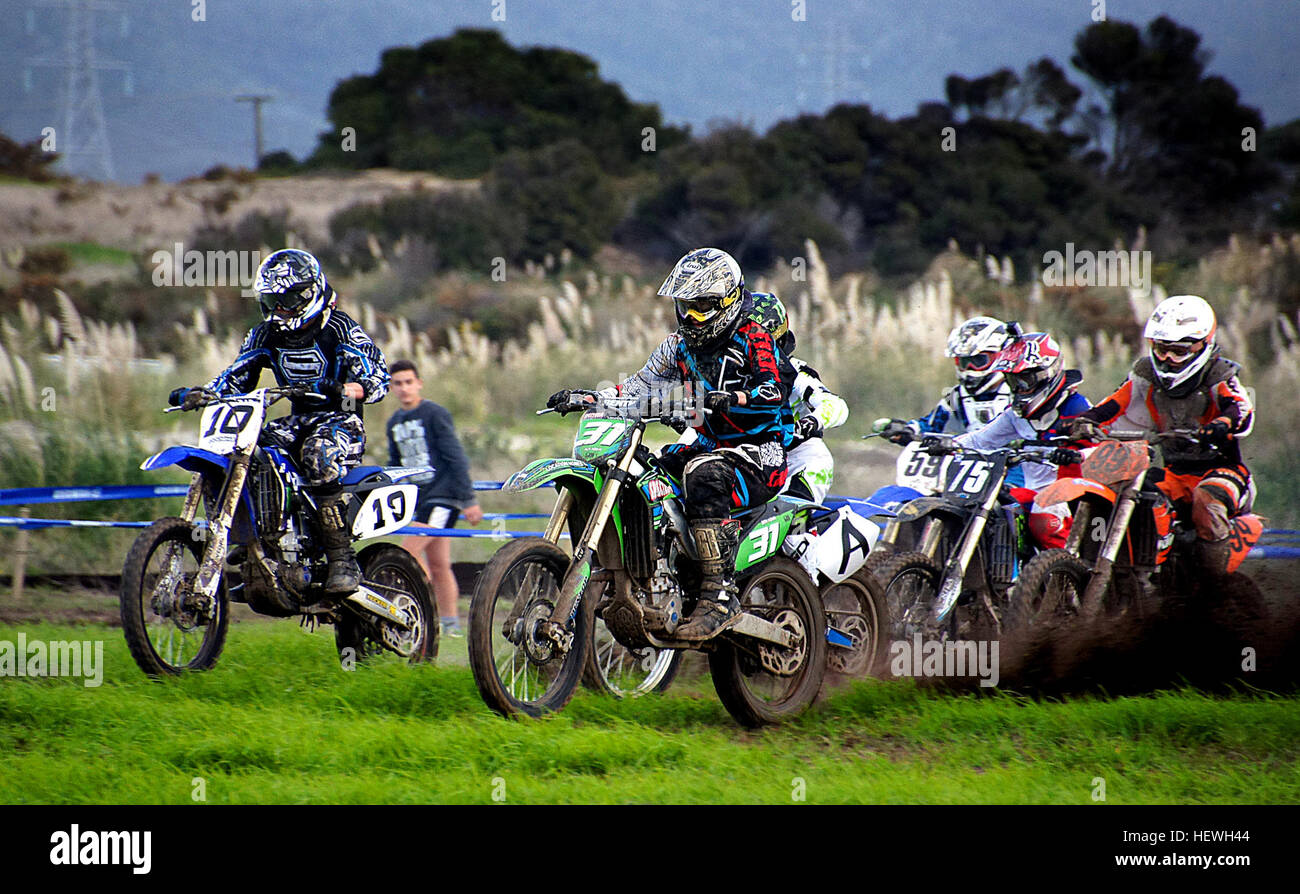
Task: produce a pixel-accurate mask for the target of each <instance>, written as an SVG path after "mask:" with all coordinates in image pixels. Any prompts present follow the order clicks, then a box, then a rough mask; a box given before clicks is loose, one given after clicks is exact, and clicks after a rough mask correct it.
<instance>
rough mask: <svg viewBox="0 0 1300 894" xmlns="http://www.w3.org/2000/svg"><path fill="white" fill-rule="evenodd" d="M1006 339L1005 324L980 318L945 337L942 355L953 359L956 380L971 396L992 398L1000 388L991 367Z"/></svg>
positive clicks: (968, 321) (997, 378)
mask: <svg viewBox="0 0 1300 894" xmlns="http://www.w3.org/2000/svg"><path fill="white" fill-rule="evenodd" d="M1007 338H1008V336H1007V326H1006V324H1005V323H1003V322H1002V321H1001V320H996V319H994V318H993V317H983V316H980V317H971V318H970V319H969V320H967V321H966V322H964V323H961V324H959V325H958V326H956V327H955V328H954V329H953V330H952V332H950V333H949V334H948V345H947V348H946V349H945V350H944V354H945V355H946V356H948V357H951V358H953V363H955V364H956V366H957V379H958V380H959V381H960V382H961V384H962V387H964V388H965V389H966V392H967V393H968V394H970V396H971V397H979V396H981V395H988V396H990V397H991V396H992V394H993V392H995V391H997V390H998V388H999V386H1001V385H1002V373H1001V372H998V371H996V370H995V369H994V368H993V367H994V364H995V363H996V361H997V359H998V352H999V351H1000V350H1002V346H1003V345H1004V344H1006V342H1007Z"/></svg>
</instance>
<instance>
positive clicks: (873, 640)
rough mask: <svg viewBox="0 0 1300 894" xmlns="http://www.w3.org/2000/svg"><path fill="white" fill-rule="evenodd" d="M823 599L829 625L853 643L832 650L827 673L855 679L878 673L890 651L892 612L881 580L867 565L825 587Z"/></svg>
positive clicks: (831, 647) (822, 592) (830, 649)
mask: <svg viewBox="0 0 1300 894" xmlns="http://www.w3.org/2000/svg"><path fill="white" fill-rule="evenodd" d="M873 555H874V554H873ZM821 596H822V606H823V607H824V608H825V609H826V623H827V624H828V625H829V626H830V627H831V628H832V629H833V630H835V631H836V632H838V633H840V634H841V635H843V636H846V637H848V639H849V641H850V645H849V646H837V645H834V644H832V645H831V646H830V647H829V649H828V650H827V670H829V671H831V672H833V673H837V674H845V675H847V676H854V677H856V676H862V675H865V674H874V673H877V672H878V671H879V669H880V666H881V664H882V663H883V662H884V660H885V654H886V652H887V651H888V648H889V610H888V606H887V603H886V602H885V590H884V588H883V587H881V585H880V581H878V580H877V579H876V576H875V575H874V574H873V573H872V571H871V569H870V568H868V567H867V566H865V565H864V566H863V567H861V568H859V569H858V570H857V571H855V572H854V573H853V574H851V575H849V576H848V577H846V578H844V580H842V581H840V582H839V583H838V584H837V583H833V582H832V583H828V584H826V585H825V586H824V587H822V590H821Z"/></svg>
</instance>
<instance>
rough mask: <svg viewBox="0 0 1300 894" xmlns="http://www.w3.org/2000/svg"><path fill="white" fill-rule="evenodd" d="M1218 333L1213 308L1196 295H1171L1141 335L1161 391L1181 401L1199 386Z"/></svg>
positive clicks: (1157, 307)
mask: <svg viewBox="0 0 1300 894" xmlns="http://www.w3.org/2000/svg"><path fill="white" fill-rule="evenodd" d="M1217 329H1218V323H1217V322H1216V320H1215V318H1214V308H1212V307H1210V305H1209V303H1208V302H1206V300H1205V299H1204V298H1201V297H1199V296H1197V295H1173V296H1171V297H1169V298H1166V299H1165V300H1164V301H1161V302H1160V304H1159V305H1157V306H1156V309H1155V310H1154V311H1152V312H1151V318H1150V319H1149V320H1147V326H1146V329H1145V330H1144V331H1143V333H1142V335H1143V337H1144V338H1145V339H1146V340H1147V350H1148V352H1149V353H1150V355H1151V365H1152V367H1154V368H1155V373H1156V378H1157V380H1159V383H1160V387H1161V388H1162V389H1163V390H1164V391H1166V392H1168V393H1169V394H1170V395H1172V396H1173V397H1182V396H1185V395H1187V394H1190V393H1191V392H1192V390H1193V389H1195V388H1196V386H1197V385H1198V384H1200V381H1201V376H1202V374H1203V373H1204V371H1205V368H1206V366H1208V365H1209V362H1210V358H1211V357H1213V356H1214V351H1215V343H1214V334H1215V332H1216V331H1217Z"/></svg>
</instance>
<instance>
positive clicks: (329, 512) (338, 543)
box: [317, 494, 361, 596]
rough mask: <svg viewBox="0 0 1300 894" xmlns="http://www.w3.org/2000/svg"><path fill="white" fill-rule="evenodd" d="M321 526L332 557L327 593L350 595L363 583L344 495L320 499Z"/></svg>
mask: <svg viewBox="0 0 1300 894" xmlns="http://www.w3.org/2000/svg"><path fill="white" fill-rule="evenodd" d="M317 505H318V506H319V508H320V527H321V535H322V539H323V540H324V542H325V558H326V559H328V560H329V577H328V578H326V580H325V595H326V596H347V595H348V594H349V593H352V592H353V591H355V590H356V589H357V587H359V586H361V567H360V566H359V565H357V556H356V553H354V552H353V551H352V533H351V532H350V531H349V530H348V523H347V513H345V512H344V511H343V495H342V494H333V495H330V496H325V497H322V498H321V499H320V502H319V503H318V504H317Z"/></svg>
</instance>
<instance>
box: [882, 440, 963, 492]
mask: <svg viewBox="0 0 1300 894" xmlns="http://www.w3.org/2000/svg"><path fill="white" fill-rule="evenodd" d="M951 463H952V457H951V456H930V455H929V454H928V453H922V452H921V442H920V441H912V442H911V443H910V444H908V445H907V446H905V447H904V448H903V452H902V453H900V454H898V465H897V466H896V469H895V473H894V482H895V483H896V484H898V485H899V486H900V487H911V488H914V489H916V490H919V491H920V492H921V493H923V494H937V493H941V492H942V491H943V482H944V477H945V475H946V473H947V469H948V466H949V465H950V464H951Z"/></svg>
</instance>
